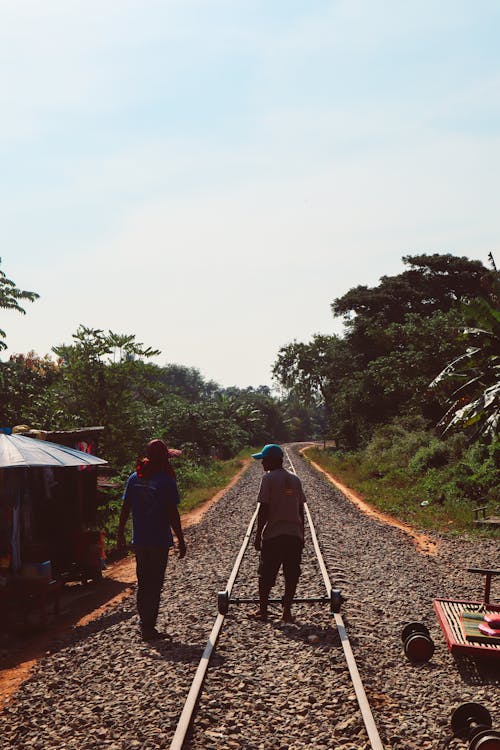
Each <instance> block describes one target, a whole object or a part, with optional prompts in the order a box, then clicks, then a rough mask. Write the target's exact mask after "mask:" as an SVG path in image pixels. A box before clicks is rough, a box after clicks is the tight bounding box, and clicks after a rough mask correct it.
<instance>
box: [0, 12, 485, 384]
mask: <svg viewBox="0 0 500 750" xmlns="http://www.w3.org/2000/svg"><path fill="white" fill-rule="evenodd" d="M499 39H500V2H498V0H490V1H488V0H476V1H475V2H474V3H471V2H470V0H467V1H465V0H464V1H462V0H449V1H447V0H440V1H439V2H436V0H418V2H417V0H344V1H342V0H337V1H334V2H320V1H319V0H302V1H301V2H298V1H294V0H286V2H285V1H284V0H283V2H280V1H279V0H276V2H272V1H271V2H270V1H269V0H262V2H259V1H254V2H247V1H245V0H241V1H240V0H227V1H223V0H221V1H220V2H217V0H205V1H204V0H99V1H98V2H97V1H96V0H85V1H84V2H80V0H44V2H40V0H0V70H1V75H0V111H1V117H0V165H1V167H0V168H1V180H0V237H1V242H0V256H1V257H2V269H3V270H4V271H5V272H6V273H7V275H8V276H9V277H10V278H13V279H14V280H15V281H16V282H17V283H18V285H19V286H21V287H23V288H25V289H30V290H34V291H37V292H38V293H39V294H40V295H41V298H40V300H38V301H37V302H35V303H34V304H30V303H27V305H26V309H27V315H26V316H21V315H18V314H16V313H14V312H12V311H8V312H5V311H2V312H1V315H0V328H4V329H5V330H6V332H7V341H8V344H9V347H10V348H9V350H8V352H7V353H6V354H5V353H4V355H3V357H4V358H5V356H8V354H9V352H26V351H28V350H29V349H35V351H37V352H38V353H39V354H45V353H46V352H48V351H50V348H51V346H53V345H56V344H61V343H70V341H71V334H72V333H73V332H74V331H75V330H76V328H77V327H78V325H79V324H80V323H82V324H84V325H87V326H90V327H96V328H103V329H105V330H107V329H111V330H113V331H115V332H118V333H134V334H135V335H136V336H137V339H138V340H139V341H142V342H144V343H145V344H147V345H150V346H152V347H154V348H158V349H161V351H162V355H161V356H160V357H159V358H158V360H157V361H158V363H160V364H163V363H165V362H177V363H180V364H184V365H188V366H194V367H197V368H199V369H200V370H201V372H202V373H203V375H204V376H206V377H207V378H211V379H214V380H216V381H218V382H219V383H221V384H222V385H233V384H236V385H240V386H246V385H259V384H261V383H268V384H269V383H270V382H271V367H272V364H273V362H274V360H275V358H276V355H277V352H278V349H279V348H280V346H282V345H284V344H286V343H288V342H290V341H291V340H293V339H294V338H297V339H299V340H307V339H309V338H310V337H311V336H312V335H313V334H314V333H317V332H321V333H328V332H334V331H339V330H340V325H339V323H338V321H334V320H333V318H332V316H331V312H330V303H331V301H332V300H333V299H334V298H335V297H337V296H340V295H341V294H343V293H344V292H346V291H347V290H348V289H349V288H351V287H352V286H356V285H357V284H360V283H363V284H369V285H373V284H375V283H376V282H377V280H378V278H379V277H380V276H381V275H383V274H393V273H398V272H400V271H401V270H402V263H401V256H402V255H404V254H408V253H416V252H427V253H433V252H452V253H455V254H457V255H467V256H468V257H471V258H479V259H480V260H482V261H483V262H485V263H486V260H487V254H488V252H489V251H493V253H495V252H496V250H500V249H499V216H500V211H499V174H500V45H499ZM498 255H500V252H499V253H498ZM497 260H498V257H497Z"/></svg>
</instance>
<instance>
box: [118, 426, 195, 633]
mask: <svg viewBox="0 0 500 750" xmlns="http://www.w3.org/2000/svg"><path fill="white" fill-rule="evenodd" d="M179 502H180V497H179V491H178V489H177V483H176V479H175V473H174V470H173V469H172V466H171V465H170V459H169V449H168V448H167V446H166V443H165V442H164V441H163V440H152V441H151V442H150V443H149V444H148V447H147V454H146V458H145V459H143V460H142V461H139V463H138V465H137V471H135V472H134V473H133V474H131V475H130V477H129V478H128V481H127V486H126V488H125V492H124V494H123V506H122V510H121V514H120V522H119V527H118V546H119V547H124V546H125V524H126V522H127V519H128V517H129V515H130V512H131V511H132V525H133V538H132V544H133V545H134V550H135V558H136V565H137V610H138V612H139V618H140V629H141V635H142V638H143V639H144V640H146V641H152V640H156V639H158V638H163V637H165V636H164V634H163V633H160V632H159V631H158V630H157V629H156V620H157V618H158V609H159V606H160V595H161V590H162V587H163V582H164V580H165V570H166V567H167V562H168V553H169V550H170V548H171V547H173V545H174V540H173V537H172V529H173V531H174V533H175V536H176V537H177V542H178V547H179V557H180V558H183V557H184V555H185V554H186V544H185V542H184V534H183V532H182V526H181V520H180V516H179V511H178V509H177V506H178V505H179Z"/></svg>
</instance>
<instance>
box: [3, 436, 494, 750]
mask: <svg viewBox="0 0 500 750" xmlns="http://www.w3.org/2000/svg"><path fill="white" fill-rule="evenodd" d="M290 455H291V456H292V460H293V463H294V465H295V468H296V470H297V473H298V475H299V476H300V478H301V479H302V482H303V486H304V491H305V494H306V497H307V499H308V506H309V510H310V512H311V515H312V518H313V521H314V524H315V527H316V533H317V535H318V539H319V542H320V546H321V549H322V552H323V556H324V559H325V563H326V567H327V569H328V572H329V575H330V578H331V580H332V583H333V584H334V585H335V586H336V587H338V588H340V589H341V590H342V594H343V595H344V596H345V598H346V602H345V604H344V605H343V608H342V616H343V619H344V623H345V625H346V628H347V632H348V634H349V638H350V641H351V645H352V649H353V652H354V656H355V658H356V662H357V665H358V669H359V672H360V675H361V678H362V680H363V684H364V686H365V690H366V693H367V696H368V699H369V701H370V705H371V707H372V711H373V715H374V718H375V722H376V724H377V726H378V729H379V732H380V736H381V739H382V742H383V744H384V747H385V748H387V749H389V748H394V750H396V749H397V750H403V748H404V749H405V750H412V749H413V748H415V750H416V749H417V748H418V749H419V750H431V749H432V750H436V749H438V748H440V747H442V746H443V744H444V742H445V740H446V739H447V738H448V737H449V735H450V730H449V720H450V715H451V713H452V711H453V709H454V708H456V707H457V706H458V705H460V704H461V703H464V702H467V701H474V702H479V703H483V704H484V705H485V706H486V707H487V708H488V710H489V711H490V713H491V715H492V718H493V726H494V727H496V728H497V729H500V696H499V693H500V691H499V684H500V661H498V660H497V661H496V665H495V664H494V663H492V662H490V664H489V665H488V664H486V665H479V666H478V665H477V663H475V662H469V661H468V660H464V659H454V658H453V657H452V656H451V654H450V653H449V651H448V649H447V648H446V643H445V641H444V637H443V635H442V633H441V630H440V628H439V626H438V623H437V620H436V617H435V614H434V610H433V607H432V601H433V599H434V598H435V597H438V596H447V597H448V596H449V597H457V598H462V597H463V598H467V599H473V600H474V599H481V595H482V589H483V579H482V578H479V577H478V576H474V575H472V574H469V573H467V572H466V569H467V568H468V567H482V568H498V567H499V560H498V557H499V555H498V550H499V544H498V538H496V539H495V538H483V539H474V540H471V539H464V538H461V539H458V538H456V539H454V538H445V539H442V540H441V541H440V544H439V549H438V554H437V555H436V556H429V555H423V554H421V553H419V552H417V551H416V549H415V546H414V544H413V543H412V541H411V540H410V539H409V538H408V536H407V535H405V534H404V533H403V532H401V531H399V530H398V529H394V528H392V527H389V526H386V525H384V524H382V523H381V522H380V521H378V520H376V519H373V518H369V517H367V516H366V515H364V514H363V513H361V512H360V511H359V510H358V509H357V508H356V507H355V506H354V505H353V504H352V503H350V502H349V501H348V500H347V499H346V498H345V497H344V496H343V495H342V494H341V493H340V492H339V491H338V490H336V489H334V488H333V487H332V485H331V484H330V483H329V482H328V481H327V480H326V479H325V478H324V477H323V476H321V475H319V474H318V473H317V472H316V471H315V470H314V469H313V468H311V467H310V466H309V464H308V463H307V462H306V461H305V460H304V459H303V458H302V457H300V456H299V454H298V452H297V449H296V448H292V449H291V452H290ZM261 473H262V469H261V466H260V463H255V464H252V465H251V466H250V468H249V469H248V471H247V472H245V474H244V475H243V476H242V478H241V479H240V481H239V482H238V483H237V484H236V485H235V486H234V487H233V488H231V489H230V490H229V491H228V492H227V493H226V495H225V496H224V497H223V498H222V499H221V500H220V502H219V503H218V504H217V505H215V506H213V507H212V508H211V509H210V510H209V511H208V512H207V514H206V515H205V517H204V518H203V519H202V521H201V522H200V524H198V525H197V526H196V527H193V528H191V529H189V530H188V532H187V535H186V538H187V544H188V552H187V556H186V558H185V559H184V560H178V558H177V557H176V556H172V557H171V558H170V560H169V564H168V570H167V579H166V583H165V587H164V591H163V597H162V604H161V610H160V618H159V623H158V626H159V627H160V628H163V629H166V630H168V632H169V633H170V634H171V635H172V638H173V642H172V643H171V644H168V643H166V642H163V641H162V642H154V643H150V644H146V643H144V642H142V641H141V640H139V638H138V636H137V615H136V610H135V598H134V597H131V598H130V599H128V600H126V601H125V602H124V603H123V604H122V605H120V606H119V607H118V608H117V609H115V610H113V611H112V612H109V613H107V614H104V615H103V616H102V617H101V618H99V619H98V620H95V621H94V622H91V623H89V624H88V625H86V626H84V627H80V628H76V629H74V630H73V631H71V632H70V633H68V634H67V635H66V636H64V638H61V639H60V640H59V641H58V642H56V643H54V645H53V648H52V649H51V653H48V654H47V655H46V657H45V658H44V659H42V660H41V661H40V663H39V664H38V666H37V668H36V671H35V672H34V674H33V676H32V677H31V678H30V679H29V680H27V681H26V682H25V683H24V684H23V685H22V686H21V688H20V689H19V691H18V693H17V694H16V695H15V697H14V699H13V700H12V701H11V703H10V704H9V705H8V706H7V707H6V708H5V709H4V711H3V712H2V713H1V714H0V748H1V750H4V749H7V748H8V749H9V750H10V749H11V748H12V750H14V749H15V750H25V749H28V748H30V749H31V750H52V748H53V749H54V750H55V749H59V748H65V749H67V750H70V749H73V748H75V749H76V748H78V750H87V749H88V750H94V749H96V750H97V748H99V749H101V748H108V749H110V750H129V749H132V748H140V749H141V750H153V749H155V750H156V749H157V748H168V747H169V745H170V742H171V740H172V737H173V734H174V731H175V727H176V724H177V720H178V718H179V715H180V713H181V710H182V706H183V703H184V700H185V698H186V696H187V693H188V691H189V687H190V685H191V681H192V679H193V676H194V673H195V671H196V668H197V665H198V662H199V659H200V657H201V654H202V652H203V649H204V647H205V643H206V641H207V638H208V636H209V633H210V630H211V628H212V625H213V622H214V619H215V616H216V614H217V591H219V590H223V589H224V588H225V585H226V581H227V579H228V577H229V574H230V572H231V569H232V566H233V563H234V560H235V557H236V554H237V552H238V550H239V548H240V545H241V543H242V540H243V535H244V533H245V530H246V528H247V526H248V522H249V520H250V518H251V515H252V512H253V510H254V509H255V502H256V495H257V490H258V486H259V482H260V477H261ZM257 562H258V559H257V553H256V552H255V550H254V549H253V545H252V544H250V545H249V547H248V550H247V553H246V554H245V557H244V558H243V562H242V565H241V568H240V574H239V576H238V579H237V581H236V584H235V587H234V589H233V595H234V596H242V597H243V596H252V597H253V596H257V578H256V567H257ZM498 587H499V582H498V579H494V582H493V590H492V598H497V599H498V598H500V597H499V592H498ZM282 593H283V581H282V578H281V577H280V578H279V580H278V583H277V585H276V587H275V589H274V591H273V593H272V595H273V596H281V595H282ZM323 594H324V586H323V583H322V579H321V575H320V572H319V569H318V567H317V564H316V562H315V559H314V550H313V546H312V542H311V539H310V536H309V534H307V535H306V546H305V550H304V557H303V566H302V576H301V579H300V582H299V586H298V590H297V596H298V597H304V596H322V595H323ZM254 609H255V606H253V607H252V605H243V604H242V605H238V606H237V605H232V606H231V607H230V610H229V613H228V616H227V617H226V620H225V622H224V626H223V629H222V633H221V636H220V639H219V642H218V645H217V648H216V651H215V655H214V657H213V658H212V662H211V664H210V667H209V670H208V674H207V678H206V681H205V685H204V689H203V693H202V696H201V699H200V702H199V706H198V711H197V713H196V718H195V720H194V722H193V726H192V728H191V730H190V732H189V735H188V739H187V741H186V744H185V747H186V748H192V749H193V750H201V748H203V749H204V750H210V749H213V750H215V749H216V748H217V750H225V749H226V748H248V750H261V749H262V750H271V749H275V750H299V749H302V748H318V749H319V750H321V749H323V748H324V749H325V750H326V748H343V750H367V749H368V748H369V747H370V744H369V741H368V738H367V735H366V732H365V729H364V726H363V722H362V719H361V715H360V712H359V709H358V705H357V701H356V697H355V695H354V691H353V688H352V685H351V683H350V679H349V672H348V669H347V665H346V662H345V658H344V655H343V650H342V647H341V644H340V640H339V637H338V634H337V631H336V627H335V623H334V620H333V618H332V617H331V616H330V615H329V611H328V607H327V606H324V605H323V606H322V605H319V604H311V605H306V604H304V605H297V606H296V607H295V608H294V614H295V615H296V617H297V622H296V623H295V624H293V625H283V624H281V622H280V614H281V612H280V608H278V607H274V608H271V615H270V619H269V621H268V622H267V623H260V622H256V621H254V620H253V619H251V617H250V614H251V612H252V610H254ZM415 620H417V621H419V622H422V623H424V624H425V625H426V626H427V627H428V628H429V631H430V634H431V636H432V638H433V640H434V642H435V644H436V651H435V653H434V656H433V657H432V659H431V661H430V662H428V663H426V664H423V665H421V666H415V665H412V664H411V663H410V662H409V661H408V660H407V659H406V657H405V655H404V653H403V644H402V641H401V631H402V629H403V627H404V625H405V624H407V623H408V622H412V621H415ZM464 746H465V745H464V742H463V741H458V740H453V741H451V743H450V745H449V747H451V748H453V747H456V748H459V747H464Z"/></svg>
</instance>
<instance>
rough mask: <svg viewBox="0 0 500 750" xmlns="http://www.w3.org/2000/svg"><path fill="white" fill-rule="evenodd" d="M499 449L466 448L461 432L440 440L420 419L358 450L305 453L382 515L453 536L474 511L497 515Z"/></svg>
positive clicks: (397, 424)
mask: <svg viewBox="0 0 500 750" xmlns="http://www.w3.org/2000/svg"><path fill="white" fill-rule="evenodd" d="M499 449H500V444H499V443H498V442H493V443H491V444H489V445H486V444H482V443H479V442H476V443H474V444H472V445H469V444H468V443H467V440H466V438H465V436H464V435H461V434H456V435H453V436H452V437H450V438H449V439H447V440H440V439H439V438H438V437H436V436H435V434H434V433H433V432H431V431H429V430H426V429H424V426H423V424H422V423H421V422H420V420H419V421H418V422H417V423H416V424H415V423H413V424H412V423H408V422H405V421H404V420H395V421H394V422H393V423H392V424H390V425H387V426H384V427H380V428H379V429H377V430H376V431H375V433H374V435H373V437H372V439H371V440H370V441H369V443H368V444H367V446H366V447H365V448H363V449H361V450H358V451H343V450H335V449H331V448H330V449H326V450H322V449H319V448H312V449H308V450H307V451H306V454H305V455H306V458H308V459H310V460H312V461H314V462H315V463H317V464H319V465H320V466H321V467H322V468H324V469H325V470H326V471H327V472H329V473H330V474H332V475H333V476H334V477H335V478H337V479H339V480H340V481H341V482H343V483H344V484H345V485H347V486H348V487H350V488H352V489H353V490H356V491H357V492H358V493H359V494H360V495H361V496H362V498H363V499H364V500H366V501H367V502H369V503H371V504H372V505H373V506H375V507H376V508H378V509H379V510H381V511H383V512H384V513H389V514H390V515H392V516H395V517H397V518H399V519H401V520H402V521H405V522H407V523H410V524H412V525H414V526H416V527H417V528H427V529H433V530H436V531H439V532H446V531H454V532H456V531H463V530H465V529H471V528H472V527H473V521H474V508H476V507H479V506H484V505H487V506H488V512H489V513H490V514H491V515H500V502H499V493H498V490H499V487H500V476H499V470H498V468H497V467H498V453H499ZM487 533H495V532H487Z"/></svg>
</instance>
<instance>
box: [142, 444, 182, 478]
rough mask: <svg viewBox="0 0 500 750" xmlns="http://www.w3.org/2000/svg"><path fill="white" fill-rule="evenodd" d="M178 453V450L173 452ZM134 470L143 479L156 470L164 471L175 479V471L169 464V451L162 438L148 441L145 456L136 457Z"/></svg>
mask: <svg viewBox="0 0 500 750" xmlns="http://www.w3.org/2000/svg"><path fill="white" fill-rule="evenodd" d="M172 452H173V451H172ZM179 453H180V451H179V452H177V451H175V454H177V455H178V454H179ZM175 454H174V455H175ZM136 471H137V476H139V477H141V478H143V479H149V478H150V477H151V476H152V475H153V474H155V473H156V472H157V471H166V472H167V474H170V476H171V477H173V478H174V479H175V472H174V470H173V469H172V466H171V465H170V451H169V449H168V448H167V444H166V442H165V441H164V440H151V441H150V442H149V443H148V445H147V448H146V458H142V459H141V458H139V459H138V461H137V467H136Z"/></svg>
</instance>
